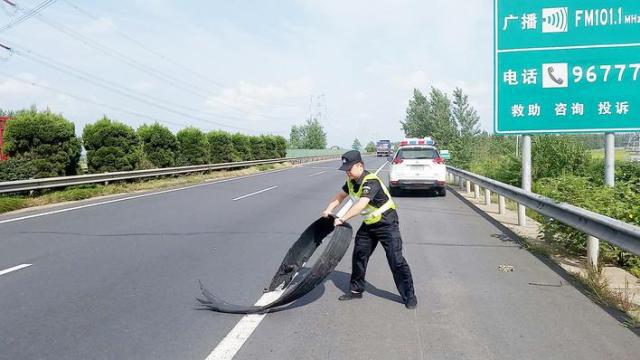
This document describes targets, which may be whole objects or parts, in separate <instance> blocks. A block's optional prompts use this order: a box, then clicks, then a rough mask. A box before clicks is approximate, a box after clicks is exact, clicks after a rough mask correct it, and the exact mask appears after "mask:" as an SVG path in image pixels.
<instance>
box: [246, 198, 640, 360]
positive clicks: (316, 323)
mask: <svg viewBox="0 0 640 360" xmlns="http://www.w3.org/2000/svg"><path fill="white" fill-rule="evenodd" d="M396 201H397V205H398V208H399V210H398V211H399V216H400V223H401V231H402V235H403V238H404V250H405V256H406V258H407V259H408V262H409V264H410V266H411V269H412V272H413V277H414V281H415V285H416V293H417V296H418V300H419V304H418V308H417V309H416V311H409V310H406V309H405V308H404V306H402V304H400V303H398V301H399V300H400V299H399V296H398V295H396V290H395V285H394V283H393V279H392V276H391V273H390V271H389V270H388V266H387V264H386V259H385V257H384V251H383V249H382V248H380V247H379V248H378V249H377V250H376V252H375V253H374V256H373V257H372V259H371V261H370V263H369V268H368V272H367V281H368V283H369V290H370V291H369V292H367V293H365V297H364V299H363V300H358V301H352V302H349V303H343V302H339V301H338V300H337V297H338V296H339V295H340V294H341V293H342V291H347V290H348V281H349V273H350V261H349V259H345V260H343V261H342V262H341V264H340V265H339V266H338V268H337V269H336V272H334V273H333V275H332V276H331V278H330V280H329V281H327V282H326V283H325V284H324V285H323V286H322V287H320V288H318V289H316V291H315V292H314V293H313V294H311V295H310V297H311V298H317V300H315V301H313V302H311V303H308V304H306V305H305V306H303V307H298V308H295V309H291V310H289V311H283V312H279V313H275V314H270V315H269V316H268V317H267V318H266V319H265V320H264V321H263V323H262V324H261V325H260V327H259V328H258V329H257V331H256V332H255V333H254V334H253V335H252V337H251V338H250V339H249V340H248V341H247V343H246V344H245V345H244V347H243V348H242V349H241V350H240V351H239V353H238V355H237V356H236V357H235V359H239V360H242V359H294V358H295V359H452V360H453V359H637V358H638V354H640V340H639V339H638V336H637V335H636V334H635V333H634V332H632V331H631V330H629V329H627V328H625V327H624V326H622V324H621V323H620V322H619V321H618V320H616V319H615V318H614V317H612V316H611V315H610V314H608V313H607V312H606V311H604V310H603V309H602V308H600V307H599V306H598V305H596V304H594V303H593V302H592V301H591V300H589V299H588V298H587V297H586V296H585V295H584V294H583V293H581V292H580V291H578V290H577V289H576V288H575V287H574V286H572V285H571V284H570V283H569V282H568V281H567V279H566V278H564V277H563V276H562V275H561V274H558V273H556V272H555V271H554V270H552V268H550V267H549V266H548V265H546V264H545V263H543V261H541V260H540V259H538V258H536V257H535V256H533V255H532V254H531V253H529V252H528V251H526V250H524V249H522V248H521V247H520V246H519V245H518V244H517V243H514V242H513V241H511V240H510V238H509V236H508V233H505V232H504V231H503V230H505V229H503V228H502V227H500V226H496V225H495V224H492V223H491V222H489V221H488V220H486V219H485V218H483V217H481V216H480V215H479V214H478V213H476V212H475V211H474V210H473V209H472V208H470V207H469V206H468V205H467V204H466V203H464V202H463V201H462V200H461V199H459V198H458V197H456V196H455V195H454V194H452V193H449V194H448V195H447V197H446V198H440V197H432V196H424V194H411V195H409V196H403V197H398V198H396ZM501 264H508V265H513V266H514V267H515V271H514V272H510V273H504V272H500V271H498V270H497V268H498V266H499V265H501ZM530 282H534V283H541V284H547V285H552V286H532V285H529V283H530ZM559 284H561V285H562V286H561V287H554V286H553V285H559Z"/></svg>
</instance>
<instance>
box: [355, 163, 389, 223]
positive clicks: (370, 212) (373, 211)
mask: <svg viewBox="0 0 640 360" xmlns="http://www.w3.org/2000/svg"><path fill="white" fill-rule="evenodd" d="M367 180H378V181H379V182H380V186H381V187H382V190H383V191H384V193H385V194H386V195H387V197H388V198H389V200H387V202H386V203H384V204H383V205H382V206H381V207H379V208H377V207H375V206H373V205H371V202H369V204H367V207H366V208H365V209H364V210H362V213H361V215H362V216H364V223H365V224H367V225H371V224H375V223H377V222H378V221H380V220H381V219H382V214H383V213H384V212H385V211H387V210H389V209H395V208H396V204H395V203H394V202H393V198H392V197H391V194H389V190H388V189H387V187H386V186H385V185H384V183H383V182H382V180H380V178H379V177H378V176H376V175H375V174H368V175H366V176H365V177H364V178H363V179H362V185H360V189H359V190H358V192H355V191H354V189H353V184H352V183H351V180H349V179H347V187H348V188H349V196H350V197H351V200H353V203H354V204H355V203H357V202H358V200H360V198H361V197H362V188H363V187H364V184H365V182H366V181H367Z"/></svg>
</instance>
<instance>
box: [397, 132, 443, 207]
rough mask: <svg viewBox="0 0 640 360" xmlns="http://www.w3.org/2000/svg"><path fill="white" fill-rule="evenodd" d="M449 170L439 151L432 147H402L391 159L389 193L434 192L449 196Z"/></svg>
mask: <svg viewBox="0 0 640 360" xmlns="http://www.w3.org/2000/svg"><path fill="white" fill-rule="evenodd" d="M446 185H447V168H446V166H445V164H444V159H443V158H442V157H440V153H439V152H438V149H437V148H436V147H434V146H431V145H407V146H402V147H400V149H398V151H397V152H396V154H395V156H394V157H393V159H391V172H390V173H389V191H390V192H391V194H392V195H396V194H398V193H399V191H401V190H434V191H435V192H436V194H438V196H446V195H447V189H446Z"/></svg>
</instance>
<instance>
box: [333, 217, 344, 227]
mask: <svg viewBox="0 0 640 360" xmlns="http://www.w3.org/2000/svg"><path fill="white" fill-rule="evenodd" d="M340 225H344V221H343V220H342V219H340V218H336V219H335V220H333V226H340Z"/></svg>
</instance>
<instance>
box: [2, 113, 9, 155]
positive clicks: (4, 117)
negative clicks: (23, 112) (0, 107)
mask: <svg viewBox="0 0 640 360" xmlns="http://www.w3.org/2000/svg"><path fill="white" fill-rule="evenodd" d="M8 120H9V117H8V116H0V161H3V160H7V155H5V154H4V152H3V150H2V148H3V147H4V141H3V139H4V127H5V125H6V124H7V121H8Z"/></svg>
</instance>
